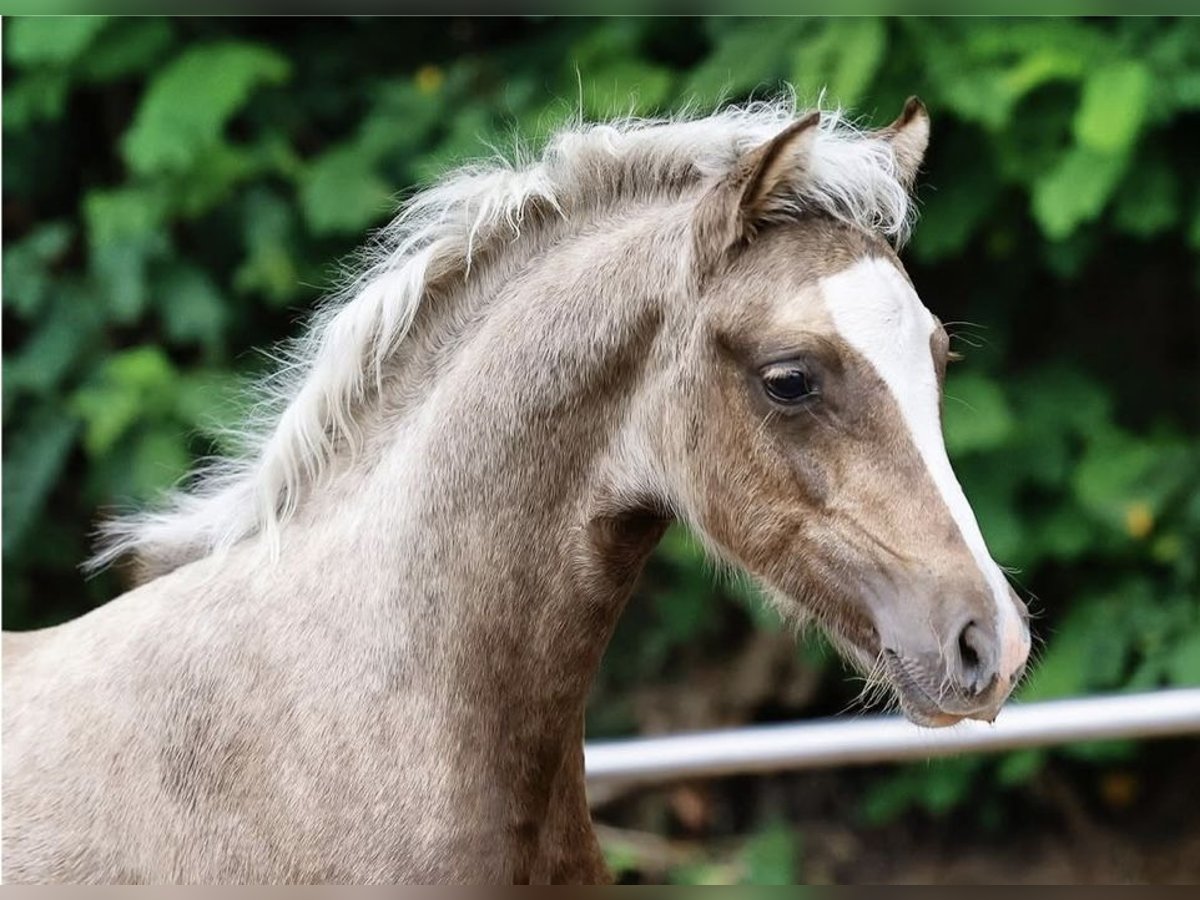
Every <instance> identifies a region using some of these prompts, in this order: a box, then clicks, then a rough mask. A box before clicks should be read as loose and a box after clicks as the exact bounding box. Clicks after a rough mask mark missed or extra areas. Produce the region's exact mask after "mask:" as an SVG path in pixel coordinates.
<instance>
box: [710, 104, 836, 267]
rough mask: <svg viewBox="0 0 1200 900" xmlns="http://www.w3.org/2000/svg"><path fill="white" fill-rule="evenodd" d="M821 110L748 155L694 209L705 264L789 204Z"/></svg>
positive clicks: (737, 242) (816, 129)
mask: <svg viewBox="0 0 1200 900" xmlns="http://www.w3.org/2000/svg"><path fill="white" fill-rule="evenodd" d="M820 121H821V114H820V112H811V113H809V114H808V115H806V116H805V117H804V118H802V119H797V120H796V121H795V122H793V123H792V124H791V125H789V126H788V127H787V128H785V129H784V130H783V131H781V132H780V133H779V134H777V135H776V136H775V137H773V138H771V140H769V141H767V142H766V143H765V144H760V145H759V146H758V147H755V148H754V149H753V150H751V151H749V152H748V153H746V154H745V155H744V156H743V157H742V158H741V159H740V160H738V162H737V164H736V165H735V166H734V167H733V170H732V171H731V172H730V173H729V174H728V175H726V176H725V177H724V178H722V179H721V180H720V181H718V182H717V183H716V184H715V185H713V187H712V188H711V189H710V190H709V191H708V193H707V194H705V195H704V196H703V197H702V198H701V200H700V205H699V206H698V207H697V210H696V221H695V243H696V249H697V255H698V257H699V259H700V262H701V265H702V266H703V267H705V268H708V267H710V266H711V265H712V264H715V263H716V262H717V261H719V260H721V259H723V258H724V257H725V255H726V254H727V253H728V252H729V251H730V250H731V249H733V248H734V247H736V246H737V245H739V244H741V243H743V242H745V241H746V240H748V239H750V238H751V237H753V236H754V233H755V231H757V230H758V227H759V226H760V225H762V224H763V223H764V222H767V221H769V220H770V219H771V217H772V216H773V215H775V214H776V213H778V212H779V211H780V210H781V209H784V208H786V207H787V205H788V198H789V195H791V194H794V193H795V191H794V189H792V188H793V186H794V185H795V183H796V180H797V179H798V177H799V176H800V174H801V173H802V172H803V171H804V168H805V166H806V164H807V158H808V153H809V150H810V149H811V147H812V142H813V140H814V139H815V138H816V136H817V131H818V125H819V124H820Z"/></svg>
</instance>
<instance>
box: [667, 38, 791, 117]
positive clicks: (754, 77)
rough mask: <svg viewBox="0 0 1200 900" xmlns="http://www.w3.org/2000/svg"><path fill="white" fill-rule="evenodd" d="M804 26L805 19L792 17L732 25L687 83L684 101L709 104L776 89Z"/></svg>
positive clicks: (683, 96)
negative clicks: (793, 43)
mask: <svg viewBox="0 0 1200 900" xmlns="http://www.w3.org/2000/svg"><path fill="white" fill-rule="evenodd" d="M804 27H805V21H804V20H803V19H792V18H784V19H759V20H753V21H749V22H746V21H736V22H730V25H729V28H728V30H727V31H725V32H724V33H723V34H721V35H720V36H719V37H718V40H717V45H716V47H715V48H714V50H713V52H712V54H711V55H710V56H709V57H708V58H707V59H705V60H704V61H703V62H702V63H701V64H700V65H699V66H697V67H696V68H695V69H693V70H692V74H691V75H690V76H689V77H688V79H687V81H686V82H684V86H683V88H682V90H681V92H680V93H681V95H682V99H683V100H684V101H685V102H686V101H695V102H697V103H700V104H709V103H714V102H716V101H717V100H718V99H720V98H722V97H738V96H741V95H744V94H746V93H749V92H751V91H754V90H756V89H766V90H768V91H770V90H771V89H774V88H776V87H777V85H778V81H779V78H780V76H782V75H783V74H784V73H785V71H786V66H787V57H788V55H789V51H790V50H791V47H792V42H793V40H795V38H796V36H797V35H798V34H799V33H800V32H801V31H802V30H803V29H804Z"/></svg>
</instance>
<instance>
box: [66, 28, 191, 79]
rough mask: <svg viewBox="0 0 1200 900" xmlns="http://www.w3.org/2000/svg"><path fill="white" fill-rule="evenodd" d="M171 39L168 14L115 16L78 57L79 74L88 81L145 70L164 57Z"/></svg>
mask: <svg viewBox="0 0 1200 900" xmlns="http://www.w3.org/2000/svg"><path fill="white" fill-rule="evenodd" d="M174 39H175V33H174V25H173V21H172V20H171V19H169V18H164V17H162V16H146V17H144V18H117V19H115V20H114V21H113V23H112V26H111V27H110V28H107V29H105V30H104V32H103V33H101V35H100V36H99V38H97V39H96V41H95V43H94V44H93V45H92V46H91V47H89V48H88V52H87V55H85V56H84V57H83V58H82V59H80V60H79V74H80V76H81V77H82V78H84V79H86V80H88V81H91V82H106V81H115V80H117V79H119V78H127V77H129V76H131V75H136V74H138V73H141V72H145V71H146V70H148V69H150V68H151V67H152V66H154V65H155V64H156V63H157V62H159V60H161V59H162V58H163V56H164V55H165V54H166V52H167V50H168V49H169V48H170V46H171V44H172V42H173V41H174Z"/></svg>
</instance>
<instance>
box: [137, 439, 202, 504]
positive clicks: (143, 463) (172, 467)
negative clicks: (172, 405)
mask: <svg viewBox="0 0 1200 900" xmlns="http://www.w3.org/2000/svg"><path fill="white" fill-rule="evenodd" d="M191 461H192V460H191V455H190V454H189V453H188V450H187V440H186V435H185V434H184V431H183V429H182V428H180V427H178V426H168V425H163V426H158V427H155V428H151V429H149V430H146V431H145V432H144V433H142V434H140V435H138V436H137V438H136V439H135V441H134V444H133V450H132V454H131V457H130V462H131V465H130V480H129V482H128V483H127V485H126V490H127V491H128V492H129V493H130V494H131V495H132V496H133V497H135V498H138V499H142V498H148V497H153V496H154V495H155V494H158V493H159V492H160V491H163V490H165V489H167V488H169V487H171V486H172V485H174V484H175V483H176V482H178V481H179V479H180V478H182V477H183V476H184V475H185V474H187V471H188V468H189V467H190V466H191Z"/></svg>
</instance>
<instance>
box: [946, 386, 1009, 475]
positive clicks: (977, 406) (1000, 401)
mask: <svg viewBox="0 0 1200 900" xmlns="http://www.w3.org/2000/svg"><path fill="white" fill-rule="evenodd" d="M942 417H943V420H944V430H945V434H946V449H947V451H948V452H949V453H950V454H951V455H952V456H956V455H959V454H966V453H973V452H976V451H980V450H990V449H993V448H995V447H999V446H1001V445H1003V444H1004V443H1005V441H1007V440H1008V439H1009V437H1010V435H1012V433H1013V429H1014V426H1015V420H1014V418H1013V413H1012V409H1011V407H1010V406H1009V404H1008V400H1007V399H1006V398H1005V396H1004V392H1003V391H1001V390H1000V388H999V386H998V385H997V384H996V383H995V382H994V381H992V380H991V379H990V378H987V377H985V376H983V375H981V374H978V373H974V372H970V373H964V374H962V375H953V376H951V377H949V378H947V379H946V389H945V401H944V404H943V411H942Z"/></svg>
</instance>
